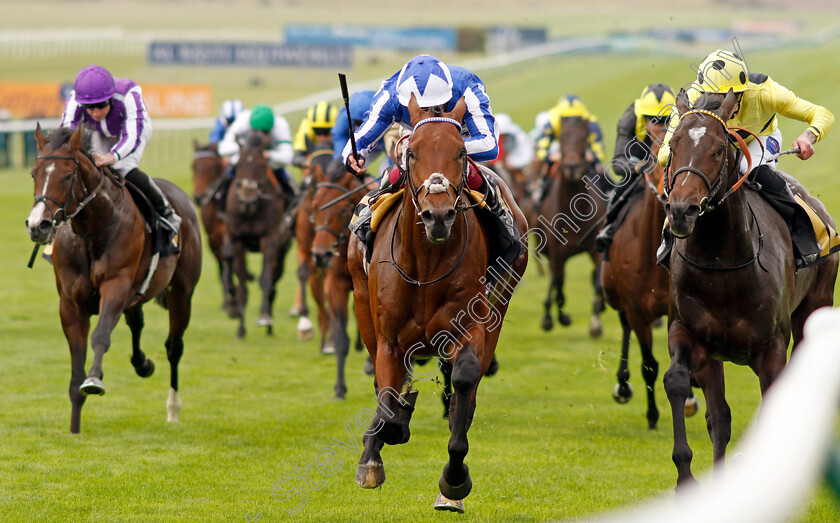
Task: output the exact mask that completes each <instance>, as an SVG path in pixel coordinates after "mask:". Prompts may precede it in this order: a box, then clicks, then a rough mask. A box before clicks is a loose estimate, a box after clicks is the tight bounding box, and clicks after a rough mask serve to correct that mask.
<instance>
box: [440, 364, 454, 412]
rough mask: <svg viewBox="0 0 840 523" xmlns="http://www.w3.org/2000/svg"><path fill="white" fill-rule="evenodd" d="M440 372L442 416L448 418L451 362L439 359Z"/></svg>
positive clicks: (450, 399) (450, 394)
mask: <svg viewBox="0 0 840 523" xmlns="http://www.w3.org/2000/svg"><path fill="white" fill-rule="evenodd" d="M440 373H441V374H443V392H442V393H441V395H440V400H441V401H442V402H443V418H444V419H449V409H450V407H451V404H452V364H451V363H449V362H448V361H445V360H443V359H441V361H440Z"/></svg>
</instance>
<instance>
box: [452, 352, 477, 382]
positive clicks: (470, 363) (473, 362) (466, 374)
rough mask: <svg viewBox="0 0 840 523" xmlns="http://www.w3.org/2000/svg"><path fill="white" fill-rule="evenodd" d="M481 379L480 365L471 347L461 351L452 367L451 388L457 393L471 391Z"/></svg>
mask: <svg viewBox="0 0 840 523" xmlns="http://www.w3.org/2000/svg"><path fill="white" fill-rule="evenodd" d="M480 378H481V363H480V362H479V361H478V358H477V357H476V355H475V351H474V350H473V349H472V347H471V346H469V345H467V346H466V347H464V349H462V350H461V352H460V354H458V357H457V358H456V359H455V363H454V364H453V365H452V387H453V388H454V389H455V390H457V391H471V390H472V389H473V388H474V387H475V385H476V384H477V383H478V380H479V379H480Z"/></svg>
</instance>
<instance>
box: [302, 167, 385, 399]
mask: <svg viewBox="0 0 840 523" xmlns="http://www.w3.org/2000/svg"><path fill="white" fill-rule="evenodd" d="M311 174H312V184H313V186H314V189H315V194H314V195H313V197H312V209H313V211H314V213H315V223H314V225H315V235H314V237H313V238H312V247H311V259H312V263H313V264H314V266H315V270H316V271H319V272H321V273H323V275H324V279H323V282H324V292H325V294H326V303H327V304H328V314H329V323H330V333H331V340H332V346H333V347H334V348H335V356H336V366H337V373H336V374H337V376H336V382H335V397H336V398H337V399H344V396H345V393H346V392H347V384H346V382H345V380H344V367H345V362H346V360H347V354H348V352H349V351H350V337H349V336H348V335H347V320H348V318H349V314H348V305H349V303H348V300H349V298H350V293H351V292H352V291H353V279H352V278H351V276H350V271H349V269H348V267H347V244H348V241H349V239H350V234H351V233H350V230H349V229H348V228H347V226H348V225H349V224H350V218H352V216H353V210H354V209H355V208H356V204H358V203H359V201H360V200H361V199H362V196H364V195H365V194H367V192H368V191H370V190H372V189H375V188H376V187H378V185H379V184H378V181H377V180H375V179H373V178H371V177H368V178H366V179H364V180H362V179H360V178H357V177H356V176H353V175H352V174H350V173H349V172H347V170H346V169H345V168H344V165H342V164H341V161H339V160H336V161H332V162H330V164H329V166H328V167H327V172H325V171H324V169H323V168H322V166H321V165H319V164H318V163H316V164H314V165H313V166H312V173H311ZM358 339H359V340H361V338H358ZM358 343H361V342H360V341H359V342H358ZM357 348H358V349H361V345H358V347H357Z"/></svg>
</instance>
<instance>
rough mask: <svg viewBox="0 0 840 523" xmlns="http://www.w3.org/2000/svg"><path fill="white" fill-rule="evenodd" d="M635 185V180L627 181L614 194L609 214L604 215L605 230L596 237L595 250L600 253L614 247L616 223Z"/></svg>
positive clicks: (608, 205)
mask: <svg viewBox="0 0 840 523" xmlns="http://www.w3.org/2000/svg"><path fill="white" fill-rule="evenodd" d="M633 184H634V181H633V179H632V178H631V179H630V180H627V183H625V184H623V185H619V186H617V187H616V188H615V190H614V191H613V192H612V196H611V197H610V201H609V203H608V204H607V212H606V213H605V214H604V228H603V229H601V232H599V233H598V236H596V237H595V248H596V249H598V250H599V251H600V252H606V251H607V250H609V248H610V245H612V239H613V236H614V235H615V229H616V227H615V221H616V218H618V215H619V214H620V213H621V210H622V209H623V208H624V205H625V204H626V203H627V200H628V199H629V198H628V196H629V195H630V194H631V191H630V187H632V186H633Z"/></svg>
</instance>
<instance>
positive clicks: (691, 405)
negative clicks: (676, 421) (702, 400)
mask: <svg viewBox="0 0 840 523" xmlns="http://www.w3.org/2000/svg"><path fill="white" fill-rule="evenodd" d="M695 414H697V396H694V397H692V398H687V399H686V400H685V417H686V418H690V417H692V416H694V415H695Z"/></svg>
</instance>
